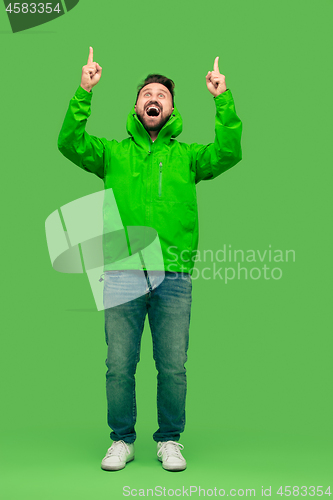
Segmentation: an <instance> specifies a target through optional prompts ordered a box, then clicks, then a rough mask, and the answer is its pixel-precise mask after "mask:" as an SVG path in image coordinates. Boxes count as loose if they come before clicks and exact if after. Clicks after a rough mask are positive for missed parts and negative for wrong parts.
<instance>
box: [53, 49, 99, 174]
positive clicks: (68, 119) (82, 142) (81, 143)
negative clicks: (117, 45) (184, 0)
mask: <svg viewBox="0 0 333 500" xmlns="http://www.w3.org/2000/svg"><path fill="white" fill-rule="evenodd" d="M101 76H102V67H101V66H100V65H99V64H98V63H97V62H94V52H93V48H92V47H90V48H89V56H88V62H87V64H86V65H85V66H83V67H82V75H81V85H80V87H79V88H78V89H77V91H76V92H75V95H74V97H73V98H72V99H71V100H70V103H69V107H68V110H67V113H66V116H65V120H64V123H63V125H62V128H61V131H60V134H59V137H58V148H59V150H60V151H61V153H62V154H63V155H64V156H66V158H68V159H69V160H70V161H72V162H73V163H75V165H78V166H79V167H81V168H83V169H84V170H88V172H92V173H93V174H96V175H97V176H98V177H100V178H101V179H103V178H104V156H105V146H106V142H107V141H106V140H105V139H99V138H98V137H94V136H93V135H89V134H88V133H87V132H86V131H85V127H86V123H87V120H88V118H89V116H90V113H91V109H90V106H91V98H92V88H93V87H94V86H95V85H97V83H98V82H99V80H100V78H101Z"/></svg>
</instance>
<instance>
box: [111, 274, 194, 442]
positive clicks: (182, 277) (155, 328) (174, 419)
mask: <svg viewBox="0 0 333 500" xmlns="http://www.w3.org/2000/svg"><path fill="white" fill-rule="evenodd" d="M160 281H161V273H160V272H159V271H153V272H151V271H149V275H148V274H147V272H146V271H144V274H143V272H138V271H106V272H105V281H104V297H105V298H107V296H108V295H109V296H110V294H111V295H112V294H118V296H119V295H120V296H121V295H123V296H124V297H126V294H127V293H128V294H130V293H131V294H132V295H131V297H133V290H137V291H138V293H137V295H139V294H140V293H142V295H141V296H139V297H137V298H135V299H133V300H130V301H129V302H124V303H121V304H119V305H117V306H115V307H109V308H106V309H105V311H104V312H105V340H106V343H107V346H108V353H107V359H106V361H105V364H106V366H107V368H108V370H107V372H106V394H107V405H108V413H107V415H108V425H109V427H110V428H111V430H112V432H111V433H110V437H111V439H113V440H114V441H118V440H123V441H125V442H126V443H133V442H134V441H135V439H136V433H135V429H134V427H135V423H136V416H137V411H136V398H135V372H136V366H137V363H138V361H139V359H140V344H141V336H142V332H143V328H144V322H145V318H146V314H147V313H148V319H149V325H150V330H151V334H152V340H153V357H154V360H155V366H156V369H157V372H158V373H157V417H158V425H159V428H158V430H157V431H156V432H155V433H154V434H153V439H154V440H155V441H157V442H158V441H168V440H172V441H178V440H179V437H180V433H181V432H183V430H184V426H185V398H186V369H185V366H184V364H185V362H186V360H187V349H188V343H189V326H190V314H191V302H192V281H191V276H190V274H188V273H177V272H165V278H164V280H163V281H162V282H161V283H160ZM158 283H160V284H158Z"/></svg>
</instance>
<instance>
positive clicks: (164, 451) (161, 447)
mask: <svg viewBox="0 0 333 500" xmlns="http://www.w3.org/2000/svg"><path fill="white" fill-rule="evenodd" d="M183 448H184V446H183V445H182V444H180V443H177V442H176V441H164V442H159V443H157V458H158V459H159V461H160V462H162V467H163V469H166V470H173V471H178V470H184V469H186V460H185V458H184V457H183V455H182V454H181V452H180V450H182V449H183Z"/></svg>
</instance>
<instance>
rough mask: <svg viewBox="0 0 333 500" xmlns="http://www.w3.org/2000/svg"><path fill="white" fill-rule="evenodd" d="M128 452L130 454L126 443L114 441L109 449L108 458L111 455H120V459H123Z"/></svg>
mask: <svg viewBox="0 0 333 500" xmlns="http://www.w3.org/2000/svg"><path fill="white" fill-rule="evenodd" d="M126 452H127V453H130V449H129V447H128V446H127V444H126V443H125V441H114V442H113V443H112V445H111V447H110V448H109V449H108V451H107V454H106V457H109V456H110V455H118V457H119V458H122V455H123V454H124V453H126ZM106 457H105V458H106Z"/></svg>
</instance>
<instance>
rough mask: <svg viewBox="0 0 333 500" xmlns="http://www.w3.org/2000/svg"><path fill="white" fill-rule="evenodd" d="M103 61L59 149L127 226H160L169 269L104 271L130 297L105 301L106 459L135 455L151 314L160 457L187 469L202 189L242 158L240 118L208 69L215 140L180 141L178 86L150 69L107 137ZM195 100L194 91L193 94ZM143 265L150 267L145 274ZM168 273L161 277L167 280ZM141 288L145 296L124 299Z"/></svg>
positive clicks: (78, 100)
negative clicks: (100, 100)
mask: <svg viewBox="0 0 333 500" xmlns="http://www.w3.org/2000/svg"><path fill="white" fill-rule="evenodd" d="M101 75H102V67H101V66H100V65H99V64H98V63H96V62H94V60H93V49H92V47H90V52H89V58H88V63H87V65H86V66H83V69H82V78H81V85H80V87H79V88H78V90H77V91H76V93H75V96H74V97H73V98H72V100H71V101H70V105H69V108H68V111H67V114H66V117H65V120H64V123H63V126H62V129H61V132H60V135H59V139H58V147H59V149H60V151H61V152H62V153H63V154H64V155H65V156H66V157H67V158H68V159H70V160H71V161H73V162H74V163H75V164H76V165H78V166H80V167H81V168H83V169H85V170H87V171H89V172H92V173H94V174H96V175H97V176H98V177H100V178H101V179H103V180H104V186H105V189H108V188H112V190H113V193H114V196H115V200H116V202H117V207H118V209H119V214H120V216H121V220H122V223H123V225H124V228H126V227H127V228H129V227H137V226H141V227H144V228H147V229H148V228H153V229H154V230H156V232H157V234H158V237H159V241H160V245H161V251H162V255H163V264H162V268H160V267H159V265H158V264H157V261H156V264H155V267H154V263H153V264H150V266H149V269H148V266H147V265H146V263H145V261H144V260H142V269H141V270H140V272H139V273H138V272H137V270H136V271H135V270H134V269H133V260H131V259H123V260H120V261H119V262H120V263H119V265H118V268H116V269H118V270H115V267H112V266H111V267H110V268H109V269H108V268H107V266H106V267H105V270H106V272H105V283H104V297H105V300H106V298H107V297H108V296H118V295H119V294H123V295H124V296H125V300H122V301H121V303H119V305H116V306H115V307H108V306H106V307H105V340H106V343H107V345H108V356H107V360H106V365H107V367H108V370H107V373H106V391H107V403H108V424H109V426H110V428H111V430H112V432H111V434H110V437H111V439H113V444H112V446H111V447H110V448H109V449H108V452H107V454H106V456H105V457H104V458H103V461H102V464H101V466H102V468H103V469H104V470H119V469H122V468H124V467H125V465H126V463H127V462H129V461H131V460H133V458H134V441H135V439H136V433H135V423H136V399H135V371H136V366H137V363H138V361H139V357H140V342H141V335H142V331H143V328H144V322H145V318H146V315H147V314H148V319H149V324H150V329H151V333H152V339H153V356H154V360H155V364H156V368H157V371H158V375H157V412H158V424H159V428H158V430H157V431H156V432H155V433H154V435H153V439H154V440H155V441H156V443H157V457H158V459H159V460H160V461H161V462H162V466H163V468H164V469H167V470H172V471H176V470H183V469H185V468H186V461H185V459H184V457H183V455H182V453H181V451H180V450H181V449H183V445H181V444H180V443H179V442H178V441H179V438H180V434H181V433H182V432H183V430H184V426H185V398H186V369H185V367H184V364H185V362H186V360H187V349H188V338H189V325H190V310H191V301H192V282H191V274H192V272H193V265H194V262H193V259H191V255H192V254H193V253H195V251H196V249H197V246H198V215H197V202H196V187H195V185H196V184H197V183H198V182H200V181H201V180H207V179H213V178H215V177H216V176H218V175H220V174H221V173H223V172H225V171H226V170H228V169H229V168H231V167H232V166H233V165H235V164H236V163H238V162H239V161H240V160H241V144H240V139H241V131H242V123H241V121H240V119H239V118H238V116H237V115H236V112H235V106H234V102H233V98H232V95H231V92H230V90H229V89H227V88H226V84H225V77H224V75H222V74H221V73H220V71H219V67H218V57H217V58H216V59H215V62H214V70H213V71H209V72H208V73H207V75H206V84H207V88H208V90H209V92H210V93H211V94H212V95H213V96H214V100H215V104H216V120H215V141H214V143H212V144H209V145H207V146H203V145H199V144H191V145H188V144H184V143H180V142H178V141H176V140H175V137H177V136H178V135H179V134H180V132H181V130H182V119H181V117H180V114H179V112H178V110H177V109H176V106H175V104H174V83H173V81H172V80H170V79H169V78H166V77H164V76H162V75H156V74H155V75H148V77H147V78H146V80H145V81H144V82H143V84H142V85H141V86H140V87H139V89H138V94H137V100H136V104H135V106H134V107H133V109H132V110H131V112H130V114H129V115H128V120H127V131H128V133H129V137H128V138H127V139H125V140H123V141H121V142H117V141H115V140H112V141H108V140H106V139H104V138H102V139H99V138H97V137H95V136H91V135H89V134H88V133H87V132H86V131H85V125H86V122H87V118H88V117H89V115H90V103H91V98H92V88H93V87H94V86H95V85H96V84H97V83H98V82H99V80H100V78H101ZM191 98H192V99H193V96H191ZM142 271H143V272H142ZM161 272H162V273H163V278H164V279H162V280H161V279H160V277H161ZM133 290H135V291H136V290H137V291H138V293H137V294H136V295H135V296H136V297H137V298H135V299H133V300H126V296H127V297H129V296H130V292H132V291H133Z"/></svg>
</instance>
